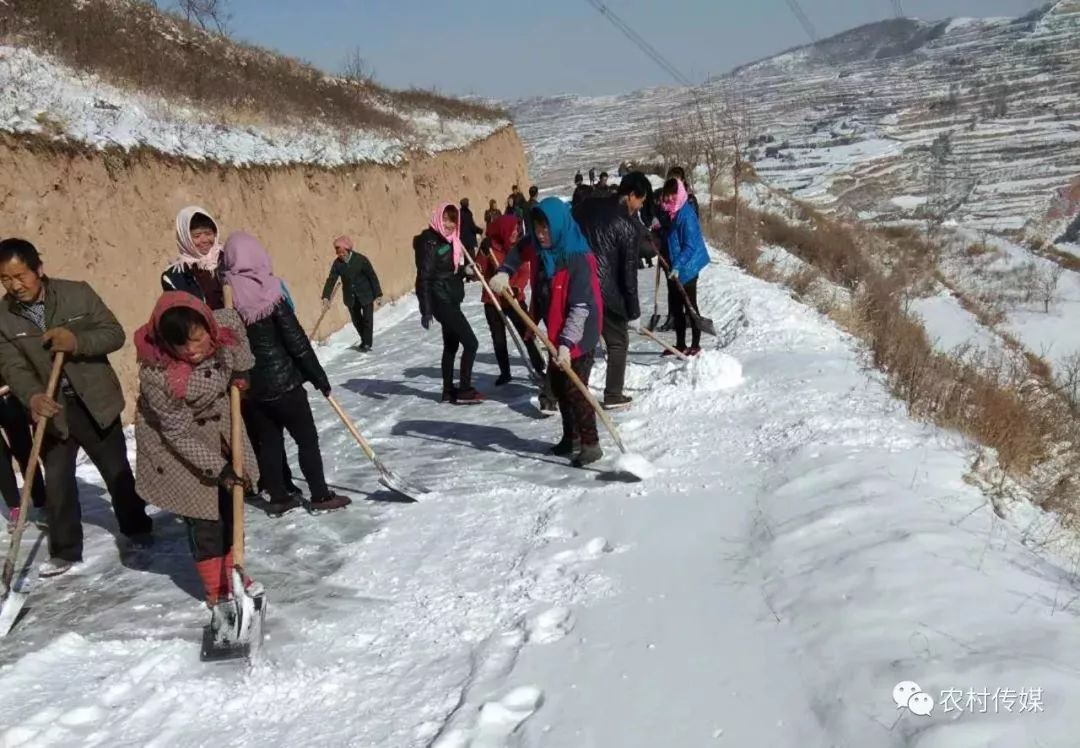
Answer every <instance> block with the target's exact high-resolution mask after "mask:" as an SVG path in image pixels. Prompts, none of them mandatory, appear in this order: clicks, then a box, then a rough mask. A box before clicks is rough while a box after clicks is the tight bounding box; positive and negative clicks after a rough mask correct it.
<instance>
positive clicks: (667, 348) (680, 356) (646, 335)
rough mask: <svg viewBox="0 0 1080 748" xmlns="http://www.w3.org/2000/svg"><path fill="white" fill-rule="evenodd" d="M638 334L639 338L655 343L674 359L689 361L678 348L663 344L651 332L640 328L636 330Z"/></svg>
mask: <svg viewBox="0 0 1080 748" xmlns="http://www.w3.org/2000/svg"><path fill="white" fill-rule="evenodd" d="M638 334H640V335H641V337H643V338H648V339H649V340H651V341H652V342H654V343H656V344H657V345H659V346H660V347H661V348H663V349H664V350H665V351H667V352H668V353H670V354H671V355H672V356H675V357H676V358H678V359H681V360H683V361H689V360H690V357H689V356H687V355H686V354H685V353H683V352H682V351H680V350H679V349H678V348H674V347H672V346H670V345H668V344H667V343H665V342H664V341H663V340H661V339H660V338H658V337H656V336H655V335H653V334H652V333H651V332H649V331H648V330H647V329H645V328H644V327H642V328H641V329H640V330H638Z"/></svg>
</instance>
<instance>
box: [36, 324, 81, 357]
mask: <svg viewBox="0 0 1080 748" xmlns="http://www.w3.org/2000/svg"><path fill="white" fill-rule="evenodd" d="M41 343H42V345H44V346H45V347H46V348H48V349H49V350H50V351H52V352H53V353H74V352H75V351H77V350H78V349H79V341H78V340H76V339H75V333H73V332H72V331H71V330H69V329H67V328H66V327H54V328H53V329H51V330H49V331H48V332H47V333H45V334H44V335H42V336H41Z"/></svg>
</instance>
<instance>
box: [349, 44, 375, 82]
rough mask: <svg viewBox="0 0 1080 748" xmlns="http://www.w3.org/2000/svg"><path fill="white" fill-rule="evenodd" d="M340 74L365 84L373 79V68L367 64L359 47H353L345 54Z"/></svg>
mask: <svg viewBox="0 0 1080 748" xmlns="http://www.w3.org/2000/svg"><path fill="white" fill-rule="evenodd" d="M341 74H342V75H343V76H344V77H345V79H346V80H350V81H353V82H354V83H362V84H367V83H371V82H372V81H373V80H375V68H373V67H371V65H370V64H368V61H367V59H366V58H365V57H364V55H363V53H362V52H361V51H360V48H359V47H355V48H354V49H353V50H352V51H350V52H349V54H347V55H346V56H345V61H344V62H343V63H342V64H341Z"/></svg>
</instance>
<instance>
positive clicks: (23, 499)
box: [2, 353, 64, 590]
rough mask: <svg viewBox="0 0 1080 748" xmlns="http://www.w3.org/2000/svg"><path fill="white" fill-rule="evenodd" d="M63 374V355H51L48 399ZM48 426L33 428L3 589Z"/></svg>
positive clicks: (43, 422)
mask: <svg viewBox="0 0 1080 748" xmlns="http://www.w3.org/2000/svg"><path fill="white" fill-rule="evenodd" d="M63 372H64V354H63V353H56V354H54V355H53V363H52V370H51V371H50V372H49V381H48V383H47V384H46V385H45V394H46V395H48V396H49V397H50V398H55V397H56V388H57V387H58V386H59V385H60V377H61V375H62V374H63ZM48 426H49V419H48V418H40V419H38V422H37V425H36V426H35V427H34V441H33V443H32V444H31V447H30V459H28V460H27V461H26V472H25V473H23V485H22V492H21V493H20V494H19V521H18V522H17V523H16V524H15V531H14V532H13V533H12V535H11V544H10V545H9V546H8V555H7V558H6V559H5V560H4V571H3V575H2V578H3V584H4V589H7V590H10V589H11V580H12V579H13V578H14V576H15V561H16V558H17V556H18V555H19V543H20V542H21V541H22V536H23V530H25V529H26V518H27V515H28V514H29V513H30V494H31V492H32V491H33V490H34V478H36V477H37V465H38V459H39V458H40V457H41V445H42V443H43V442H44V441H45V431H46V429H47V428H48Z"/></svg>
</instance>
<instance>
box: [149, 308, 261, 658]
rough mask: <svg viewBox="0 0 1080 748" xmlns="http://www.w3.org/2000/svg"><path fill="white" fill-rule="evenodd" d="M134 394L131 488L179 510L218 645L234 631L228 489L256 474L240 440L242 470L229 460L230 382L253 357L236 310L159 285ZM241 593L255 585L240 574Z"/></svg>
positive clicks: (240, 381) (240, 382)
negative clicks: (240, 472)
mask: <svg viewBox="0 0 1080 748" xmlns="http://www.w3.org/2000/svg"><path fill="white" fill-rule="evenodd" d="M134 337H135V354H136V358H137V360H138V362H139V399H138V403H137V407H136V411H135V443H136V449H137V450H138V452H137V460H136V466H137V468H138V475H137V477H136V481H137V482H136V486H137V487H138V489H139V492H140V493H141V494H142V495H143V496H146V498H147V499H148V500H149V501H150V503H152V504H154V506H157V507H160V508H161V509H164V510H165V511H168V512H172V513H173V514H175V515H177V516H178V517H182V518H183V520H184V524H186V525H187V530H188V539H189V541H190V546H191V553H192V556H194V559H195V569H196V571H197V572H198V574H199V578H200V579H201V580H202V582H203V586H204V588H205V590H206V605H207V607H208V608H209V609H210V615H211V618H210V627H211V630H212V631H213V633H214V637H215V639H216V640H218V642H219V643H224V641H225V640H228V639H229V638H231V637H232V636H234V635H235V633H236V632H235V626H236V617H237V608H236V603H235V597H234V595H233V589H232V577H233V557H232V540H233V538H232V524H233V516H232V515H233V505H232V498H231V497H230V495H229V494H230V489H232V487H233V486H235V485H241V486H245V487H246V486H247V485H249V484H250V483H252V482H253V481H255V480H257V479H258V476H259V470H258V462H257V461H256V459H255V456H254V454H253V452H252V448H251V444H250V443H248V441H247V440H246V439H244V440H243V443H242V444H241V445H239V447H240V449H241V450H242V455H243V464H244V470H243V478H240V477H239V476H238V475H237V474H236V472H235V471H234V470H233V466H232V450H233V444H232V408H231V407H230V400H229V389H230V386H231V385H236V386H237V387H239V388H240V389H241V390H244V389H246V388H247V382H248V375H249V374H248V373H249V370H250V369H251V367H252V366H253V365H254V363H255V360H254V358H253V357H252V355H251V349H250V348H249V347H248V343H247V335H246V334H245V331H244V324H243V322H242V321H241V320H240V315H238V314H237V313H236V312H235V311H234V310H231V309H221V310H218V311H211V310H210V308H209V307H208V306H207V305H206V304H204V303H203V302H202V301H200V300H199V299H197V298H195V296H193V295H192V294H188V293H180V292H176V291H166V292H165V293H164V294H162V296H161V298H160V299H158V302H157V304H155V305H154V311H153V314H152V315H151V317H150V321H149V322H147V323H146V324H145V325H143V326H142V327H140V328H139V329H138V330H136V332H135V336H134ZM243 583H244V586H245V588H246V589H247V590H248V592H249V594H252V595H255V594H257V593H258V588H257V587H256V583H254V582H252V580H251V579H248V578H245V579H244V580H243Z"/></svg>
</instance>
